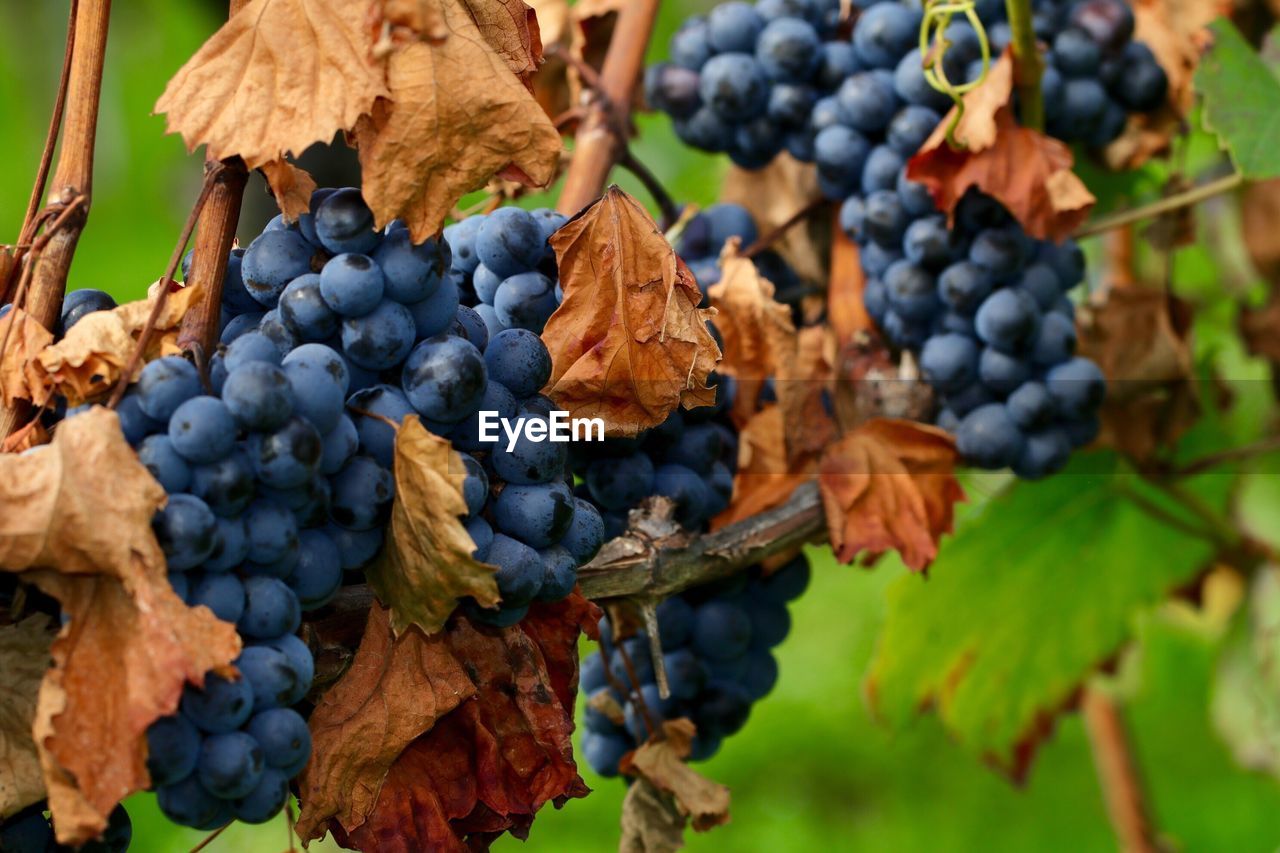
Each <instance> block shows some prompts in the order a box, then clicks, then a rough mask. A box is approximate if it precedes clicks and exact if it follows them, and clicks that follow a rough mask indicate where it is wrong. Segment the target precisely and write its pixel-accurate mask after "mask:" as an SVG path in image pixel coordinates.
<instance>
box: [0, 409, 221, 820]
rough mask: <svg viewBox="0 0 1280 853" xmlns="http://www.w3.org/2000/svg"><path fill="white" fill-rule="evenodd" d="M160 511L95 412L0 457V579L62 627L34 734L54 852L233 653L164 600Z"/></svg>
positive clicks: (173, 601) (216, 627)
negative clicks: (187, 688)
mask: <svg viewBox="0 0 1280 853" xmlns="http://www.w3.org/2000/svg"><path fill="white" fill-rule="evenodd" d="M164 499H165V496H164V490H163V489H162V488H160V486H159V484H158V483H156V482H155V480H153V479H152V478H151V475H150V474H149V473H148V472H147V470H146V469H145V468H144V467H142V464H141V463H140V462H139V461H138V458H137V456H135V455H134V453H133V450H132V449H131V448H130V447H129V445H128V444H127V443H126V442H125V440H124V436H123V435H122V434H121V432H120V426H119V421H118V419H117V418H116V415H115V413H114V412H109V411H107V410H106V409H103V408H95V409H93V410H91V411H89V412H86V413H84V414H80V415H77V416H76V417H74V418H71V419H69V420H66V421H64V422H63V423H62V424H61V426H60V427H59V428H58V430H57V434H56V435H55V437H54V440H53V443H52V444H49V445H46V446H44V447H40V448H36V449H35V450H33V451H32V452H31V453H27V454H23V455H21V456H12V455H8V456H3V457H0V566H4V568H5V569H7V570H9V571H22V572H24V573H25V574H24V577H25V579H26V580H28V581H30V582H32V583H34V584H36V585H37V586H39V587H40V588H41V589H42V590H43V591H44V592H45V593H47V594H49V595H52V596H53V597H55V598H57V599H58V600H59V602H61V604H62V609H63V612H65V613H66V614H67V616H68V617H69V621H68V623H67V624H66V625H65V626H64V627H63V629H62V632H61V633H60V634H59V636H58V639H57V640H56V641H55V642H54V644H53V649H52V654H53V661H54V668H53V669H51V670H50V671H49V673H48V674H47V675H46V676H45V681H44V684H43V686H42V687H41V692H40V699H39V707H38V710H37V717H36V722H35V726H34V732H35V738H36V743H37V746H38V748H39V750H40V761H41V765H42V767H43V768H44V774H45V784H46V786H47V788H48V792H49V805H50V808H51V809H52V811H53V816H54V821H55V826H56V829H57V832H58V838H59V840H60V841H61V842H62V843H64V844H71V843H79V842H83V841H86V840H88V839H89V838H91V837H93V836H95V835H97V834H99V833H100V832H101V831H102V829H103V828H104V827H105V826H106V817H107V815H108V814H109V813H110V812H111V810H112V808H114V807H115V805H116V803H118V802H119V801H120V800H121V799H123V798H124V797H125V796H127V795H128V794H130V793H133V792H134V791H138V790H142V789H144V788H146V787H147V785H148V784H149V779H148V776H147V770H146V766H145V759H146V739H145V737H144V734H145V732H146V729H147V726H148V725H150V724H151V723H152V721H154V720H155V719H157V718H158V717H161V716H164V715H166V714H169V713H172V712H173V710H174V709H175V708H176V707H177V704H178V698H179V696H180V695H181V692H182V687H183V685H184V683H186V682H188V681H190V682H193V683H197V684H199V683H203V680H204V675H205V673H206V672H208V671H209V670H211V669H227V668H228V667H229V664H230V662H231V661H232V660H233V659H235V657H236V655H237V654H238V653H239V650H240V641H239V638H238V637H237V636H236V632H235V628H234V626H232V625H230V624H228V623H225V622H222V621H220V620H218V619H217V618H215V617H214V616H213V614H212V613H210V612H209V611H208V610H207V609H205V608H198V609H192V608H189V607H187V606H186V605H185V604H184V603H183V602H182V600H181V599H179V598H178V597H177V596H176V595H175V594H174V592H173V589H172V588H171V587H170V586H169V581H168V578H167V575H166V573H165V560H164V554H163V553H162V552H161V550H160V546H159V544H158V543H157V542H156V540H155V536H154V535H153V534H152V532H151V517H152V515H153V514H154V512H155V510H156V509H158V508H159V507H160V506H161V505H162V504H163V502H164ZM104 684H109V685H114V687H113V688H112V689H110V690H104V689H103V685H104Z"/></svg>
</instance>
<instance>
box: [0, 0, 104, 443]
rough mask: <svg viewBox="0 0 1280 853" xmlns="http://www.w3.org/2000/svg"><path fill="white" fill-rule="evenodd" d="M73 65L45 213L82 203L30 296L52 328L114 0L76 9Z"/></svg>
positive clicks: (95, 0) (84, 186)
mask: <svg viewBox="0 0 1280 853" xmlns="http://www.w3.org/2000/svg"><path fill="white" fill-rule="evenodd" d="M74 12H75V18H74V23H73V25H72V29H73V31H74V34H73V36H72V39H71V42H72V44H71V63H70V70H69V71H68V72H67V89H66V97H65V107H64V111H63V112H64V115H63V120H62V134H61V138H62V142H61V146H60V149H59V154H58V164H57V167H56V168H55V170H54V174H53V179H52V181H51V184H50V188H49V203H48V206H47V207H46V210H45V214H44V215H52V214H53V212H55V211H56V212H58V213H63V212H65V210H66V208H67V207H68V206H69V205H70V204H71V203H72V202H73V200H77V199H79V202H78V203H77V205H76V209H75V212H74V214H73V215H70V216H69V217H68V218H67V220H66V221H65V224H64V225H63V226H62V227H60V228H59V229H58V230H57V231H56V232H55V233H54V234H53V235H52V237H51V239H50V240H49V243H48V246H47V247H46V251H45V252H44V254H43V255H42V258H41V263H40V264H39V268H38V269H36V270H35V272H34V274H33V279H32V284H31V288H30V291H29V293H27V294H26V304H27V312H28V313H29V314H31V316H33V317H35V318H36V320H38V321H39V322H40V323H41V324H42V325H43V326H44V327H45V328H46V329H52V328H53V327H54V325H55V323H56V322H57V320H58V315H59V314H60V313H61V311H62V296H63V294H64V293H65V292H66V288H67V273H68V272H69V271H70V269H71V259H72V257H73V256H74V255H75V250H76V244H77V243H78V242H79V240H80V232H81V231H82V230H83V229H84V224H85V221H86V220H87V219H88V214H89V206H90V204H91V199H92V185H93V147H94V142H95V140H96V138H97V129H98V96H99V94H100V93H101V91H102V64H103V60H104V59H105V57H106V49H107V22H108V19H109V18H110V14H111V0H80V2H78V3H77V4H76V6H75V8H74ZM41 218H43V215H42V217H41ZM28 408H29V407H27V406H26V405H25V404H19V405H15V406H13V407H11V408H10V407H6V408H5V409H4V410H3V412H0V436H8V435H9V434H10V433H11V432H13V430H14V429H15V428H16V427H17V426H18V424H19V423H21V422H22V421H23V420H24V417H25V415H26V414H27V412H28Z"/></svg>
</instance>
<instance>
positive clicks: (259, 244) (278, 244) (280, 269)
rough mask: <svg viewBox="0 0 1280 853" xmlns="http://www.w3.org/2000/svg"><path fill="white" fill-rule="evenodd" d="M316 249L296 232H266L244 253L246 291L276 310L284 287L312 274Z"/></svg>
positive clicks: (242, 267)
mask: <svg viewBox="0 0 1280 853" xmlns="http://www.w3.org/2000/svg"><path fill="white" fill-rule="evenodd" d="M315 262H316V249H315V247H314V246H312V245H311V244H310V243H309V242H307V239H306V238H305V237H303V236H302V235H301V234H298V233H296V232H294V231H264V232H263V233H262V234H261V235H260V236H258V237H257V238H256V239H254V241H253V242H252V243H250V244H249V248H248V249H246V250H245V253H244V258H243V259H242V262H241V266H240V274H241V276H242V278H243V281H244V288H245V290H246V291H248V293H249V295H250V296H252V297H253V298H254V300H256V301H257V302H258V304H259V305H262V306H264V307H266V308H274V307H275V306H276V303H277V302H279V301H280V294H281V293H282V292H284V289H285V286H286V285H287V284H288V283H289V282H291V281H293V280H294V279H295V278H297V277H298V276H300V275H306V274H307V273H309V272H311V271H312V265H313V263H315Z"/></svg>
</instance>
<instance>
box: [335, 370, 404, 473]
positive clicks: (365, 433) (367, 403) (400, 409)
mask: <svg viewBox="0 0 1280 853" xmlns="http://www.w3.org/2000/svg"><path fill="white" fill-rule="evenodd" d="M347 408H348V409H349V410H350V411H351V415H352V420H353V421H354V423H355V427H356V432H357V434H358V435H359V437H360V447H361V448H362V449H363V450H364V451H365V452H366V453H368V454H369V455H370V456H372V457H373V458H374V459H376V460H377V461H378V463H379V464H380V465H382V466H383V467H384V468H390V467H391V464H392V461H393V460H394V459H395V446H396V431H395V429H393V428H392V427H391V425H390V424H388V423H387V421H391V422H392V423H395V424H400V423H402V422H403V421H404V419H405V418H406V417H408V416H409V415H412V414H415V411H414V408H413V406H411V405H410V404H409V401H408V399H406V398H405V396H404V393H403V392H401V390H400V389H399V388H396V387H394V386H392V385H374V386H373V387H371V388H365V389H364V390H362V391H357V392H356V393H354V394H352V395H351V397H350V398H349V399H348V400H347Z"/></svg>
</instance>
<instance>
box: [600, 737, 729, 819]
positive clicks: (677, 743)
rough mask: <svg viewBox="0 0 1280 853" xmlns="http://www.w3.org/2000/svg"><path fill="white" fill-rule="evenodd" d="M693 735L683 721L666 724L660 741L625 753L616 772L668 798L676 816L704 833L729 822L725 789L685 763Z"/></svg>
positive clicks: (654, 740) (727, 795) (649, 742)
mask: <svg viewBox="0 0 1280 853" xmlns="http://www.w3.org/2000/svg"><path fill="white" fill-rule="evenodd" d="M696 733H697V731H696V729H695V728H694V726H693V723H691V722H690V721H689V720H687V719H684V718H681V719H678V720H667V721H666V722H664V723H663V724H662V735H663V736H662V738H661V739H650V740H649V741H648V742H647V743H644V744H641V745H640V747H639V748H638V749H636V750H635V751H634V752H629V753H627V754H626V755H625V756H623V758H622V762H621V764H620V769H621V770H622V772H623V773H625V774H627V775H628V776H636V777H638V778H640V779H643V780H645V781H646V782H648V783H649V784H651V785H653V786H654V787H655V788H657V789H658V790H659V791H663V792H665V793H668V794H671V795H672V796H673V797H675V804H676V808H677V809H678V811H679V814H680V815H681V816H682V817H686V818H689V819H691V821H692V823H693V828H694V829H696V830H697V831H699V832H706V831H707V830H708V829H711V828H712V827H716V826H719V825H720V824H722V823H728V822H729V789H728V788H726V787H725V786H724V785H721V784H719V783H718V782H713V781H711V780H710V779H708V778H707V777H705V776H703V775H702V774H700V773H698V772H697V771H696V770H694V769H693V768H692V767H690V766H689V765H688V764H686V763H685V759H687V758H688V757H689V753H690V751H691V749H692V746H693V737H694V735H695V734H696Z"/></svg>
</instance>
